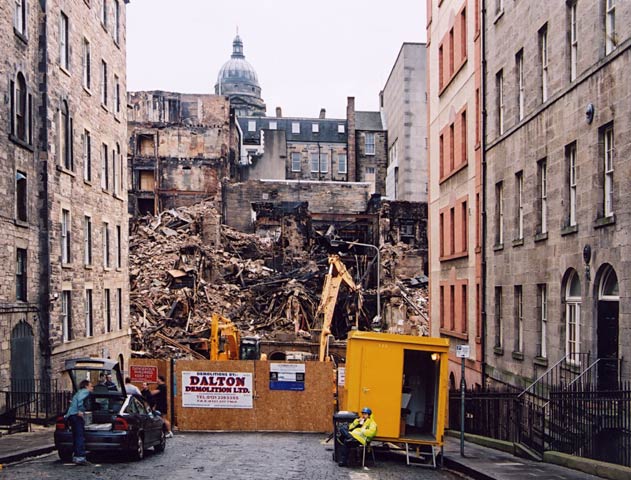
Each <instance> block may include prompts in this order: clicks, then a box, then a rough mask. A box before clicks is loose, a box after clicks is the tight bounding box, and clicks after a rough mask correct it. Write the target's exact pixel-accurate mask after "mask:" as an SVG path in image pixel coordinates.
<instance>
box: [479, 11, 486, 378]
mask: <svg viewBox="0 0 631 480" xmlns="http://www.w3.org/2000/svg"><path fill="white" fill-rule="evenodd" d="M480 14H481V16H482V20H481V22H480V49H481V50H482V51H481V52H480V53H481V55H480V58H481V59H482V80H481V82H480V95H481V96H482V102H481V104H482V132H481V134H480V135H481V137H482V138H481V143H482V145H481V147H480V148H481V149H482V151H481V156H482V159H481V160H482V191H481V192H480V195H481V197H482V200H481V201H482V208H481V209H482V211H481V212H480V214H481V216H482V218H481V222H482V239H481V243H482V245H481V250H482V252H481V254H482V262H481V263H482V265H481V270H482V279H481V284H482V285H481V287H480V288H481V290H482V292H481V293H482V299H481V303H482V310H481V312H480V313H481V317H482V318H481V322H482V339H481V340H482V386H485V385H486V350H487V338H486V332H487V328H486V327H487V325H486V318H487V317H486V247H487V245H486V90H485V86H486V54H485V46H486V0H482V12H479V13H478V15H480Z"/></svg>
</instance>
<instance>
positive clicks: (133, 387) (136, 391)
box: [125, 377, 142, 396]
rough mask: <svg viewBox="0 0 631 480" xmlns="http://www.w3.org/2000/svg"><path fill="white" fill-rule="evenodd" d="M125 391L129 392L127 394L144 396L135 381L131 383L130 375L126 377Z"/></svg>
mask: <svg viewBox="0 0 631 480" xmlns="http://www.w3.org/2000/svg"><path fill="white" fill-rule="evenodd" d="M125 392H127V395H138V396H142V393H140V390H139V389H138V387H137V386H136V385H134V384H133V383H131V378H130V377H125Z"/></svg>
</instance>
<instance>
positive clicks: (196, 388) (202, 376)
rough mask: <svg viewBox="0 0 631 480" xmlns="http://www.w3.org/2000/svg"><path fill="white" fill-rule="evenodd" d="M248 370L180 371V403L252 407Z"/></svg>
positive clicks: (200, 405) (250, 374)
mask: <svg viewBox="0 0 631 480" xmlns="http://www.w3.org/2000/svg"><path fill="white" fill-rule="evenodd" d="M252 385H253V381H252V373H251V372H191V371H183V372H182V406H183V407H191V408H253V404H252V398H253V395H252V391H253V387H252Z"/></svg>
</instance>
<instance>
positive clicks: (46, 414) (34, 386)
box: [0, 379, 72, 426]
mask: <svg viewBox="0 0 631 480" xmlns="http://www.w3.org/2000/svg"><path fill="white" fill-rule="evenodd" d="M71 399H72V392H70V391H65V390H59V389H58V388H57V383H56V382H52V383H49V382H41V381H39V380H37V379H19V380H18V379H12V380H11V383H10V388H4V389H2V390H0V425H7V426H10V425H11V424H12V423H14V422H29V423H39V424H49V423H52V422H53V421H54V419H55V417H56V416H57V415H58V414H60V413H63V412H65V411H66V410H67V408H68V405H69V404H70V400H71Z"/></svg>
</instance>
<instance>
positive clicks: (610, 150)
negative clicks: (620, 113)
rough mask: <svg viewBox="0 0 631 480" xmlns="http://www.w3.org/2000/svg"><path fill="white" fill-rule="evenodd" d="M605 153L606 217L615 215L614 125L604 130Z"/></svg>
mask: <svg viewBox="0 0 631 480" xmlns="http://www.w3.org/2000/svg"><path fill="white" fill-rule="evenodd" d="M603 142H604V154H605V158H604V160H605V184H604V187H605V188H604V196H605V217H610V216H612V215H613V162H614V152H615V149H614V137H613V125H610V126H608V127H606V128H605V129H604V131H603Z"/></svg>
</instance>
